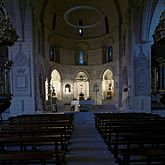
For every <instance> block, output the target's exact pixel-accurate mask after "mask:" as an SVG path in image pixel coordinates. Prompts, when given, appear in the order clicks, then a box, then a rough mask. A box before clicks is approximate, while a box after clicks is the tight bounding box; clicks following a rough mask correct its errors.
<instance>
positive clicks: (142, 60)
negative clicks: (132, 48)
mask: <svg viewBox="0 0 165 165" xmlns="http://www.w3.org/2000/svg"><path fill="white" fill-rule="evenodd" d="M134 69H135V95H137V96H142V95H148V76H149V75H148V59H147V57H146V56H145V54H144V53H143V51H142V48H141V47H140V52H139V54H138V56H137V57H136V59H135V66H134Z"/></svg>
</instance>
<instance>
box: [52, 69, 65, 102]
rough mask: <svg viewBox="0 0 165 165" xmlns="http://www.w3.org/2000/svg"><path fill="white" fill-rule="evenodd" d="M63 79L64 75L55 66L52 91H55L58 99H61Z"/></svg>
mask: <svg viewBox="0 0 165 165" xmlns="http://www.w3.org/2000/svg"><path fill="white" fill-rule="evenodd" d="M61 81H62V77H61V74H60V72H59V70H58V69H56V68H54V69H52V71H51V79H50V91H54V92H55V96H56V97H57V100H61V97H62V94H61Z"/></svg>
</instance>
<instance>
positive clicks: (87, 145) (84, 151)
mask: <svg viewBox="0 0 165 165" xmlns="http://www.w3.org/2000/svg"><path fill="white" fill-rule="evenodd" d="M68 149H69V152H68V154H67V155H66V159H65V165H117V163H116V162H115V159H114V158H113V155H112V154H111V153H110V151H108V149H107V146H106V144H105V143H104V142H103V139H102V138H101V136H100V135H99V133H98V131H97V129H96V128H95V125H94V114H93V113H92V112H77V113H76V114H75V126H74V130H73V135H72V139H71V144H70V145H69V148H68Z"/></svg>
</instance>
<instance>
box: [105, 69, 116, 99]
mask: <svg viewBox="0 0 165 165" xmlns="http://www.w3.org/2000/svg"><path fill="white" fill-rule="evenodd" d="M113 77H114V74H113V71H112V70H111V69H110V68H107V69H105V70H104V72H103V74H102V98H103V100H108V99H111V98H112V97H113V96H114V78H113Z"/></svg>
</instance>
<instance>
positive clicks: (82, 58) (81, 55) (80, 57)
mask: <svg viewBox="0 0 165 165" xmlns="http://www.w3.org/2000/svg"><path fill="white" fill-rule="evenodd" d="M76 57H77V58H76V64H77V65H87V54H86V53H85V51H84V50H83V49H81V50H79V51H78V53H77V56H76Z"/></svg>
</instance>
